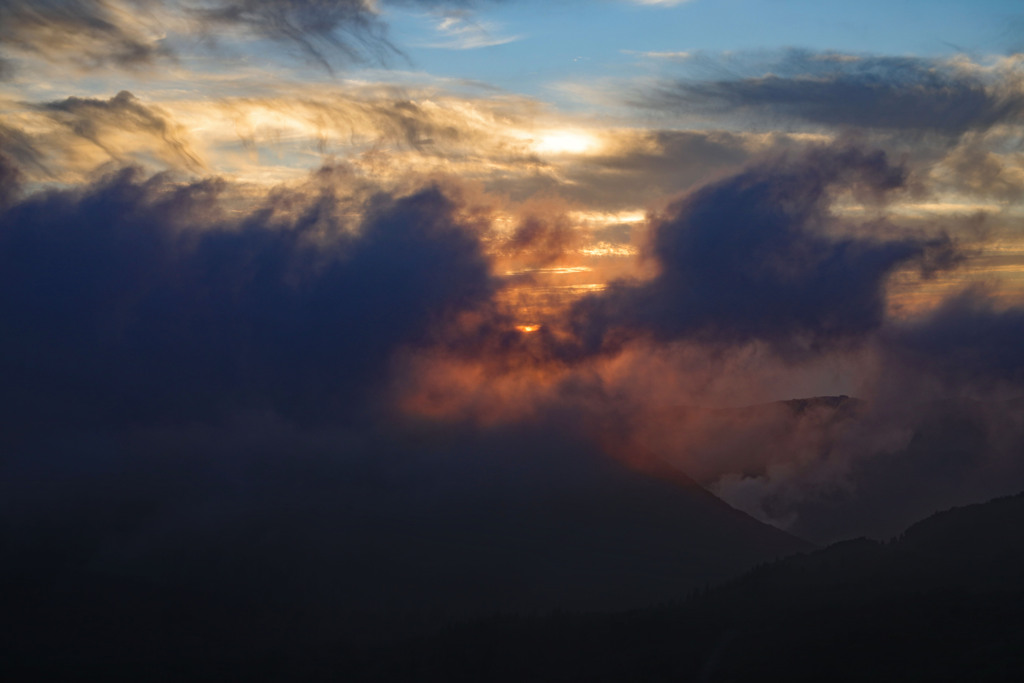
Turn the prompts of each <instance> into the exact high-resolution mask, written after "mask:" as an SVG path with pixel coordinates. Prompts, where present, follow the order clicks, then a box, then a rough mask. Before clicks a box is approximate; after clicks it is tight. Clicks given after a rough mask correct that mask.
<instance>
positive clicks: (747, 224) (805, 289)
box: [573, 148, 956, 350]
mask: <svg viewBox="0 0 1024 683" xmlns="http://www.w3.org/2000/svg"><path fill="white" fill-rule="evenodd" d="M904 182H905V170H904V169H903V168H901V167H899V166H894V165H892V164H890V163H889V161H888V159H887V158H886V156H885V154H884V153H882V152H872V153H868V152H862V151H859V150H857V149H853V148H849V149H845V150H827V149H818V150H814V151H811V152H809V153H807V154H805V155H803V156H800V157H797V158H783V159H781V160H778V161H774V162H768V163H762V164H760V165H756V166H754V167H751V168H750V169H748V170H746V171H743V172H741V173H739V174H737V175H735V176H732V177H729V178H726V179H724V180H721V181H718V182H715V183H711V184H709V185H706V186H704V187H702V188H699V189H697V190H695V191H693V192H692V193H691V194H689V195H687V196H686V197H684V198H683V199H682V200H681V201H679V202H678V203H676V204H675V205H673V206H672V207H670V209H669V211H668V212H667V214H666V215H665V216H664V217H662V218H660V219H658V220H657V221H656V222H655V224H654V226H653V237H652V246H651V255H652V256H653V258H654V259H655V260H656V262H657V263H658V265H659V266H660V269H661V270H660V273H659V274H658V275H657V276H656V277H654V278H653V279H651V280H649V281H646V282H642V283H630V282H616V283H613V284H612V285H611V286H610V287H609V289H608V290H607V291H606V292H605V293H603V294H601V295H597V296H593V297H590V298H587V299H584V300H583V301H581V302H580V303H579V304H578V305H577V306H576V307H575V309H574V311H573V316H574V324H575V327H576V330H577V332H578V333H579V334H580V335H581V336H582V338H583V341H584V344H585V345H586V346H587V347H588V348H590V349H598V348H601V347H602V346H607V345H608V344H612V345H613V346H614V345H615V344H616V342H617V341H621V340H622V339H623V338H629V337H630V336H632V335H644V334H650V335H652V336H653V337H654V338H655V339H658V340H662V341H669V340H673V339H682V338H691V339H697V340H705V341H711V342H725V343H745V342H748V341H754V340H763V341H767V342H769V343H772V344H773V345H775V346H776V347H777V348H779V349H781V350H786V349H799V348H804V349H807V348H809V349H819V348H821V347H825V346H828V345H829V344H831V343H833V342H838V341H842V340H845V339H851V338H855V337H859V336H861V335H864V334H866V333H868V332H870V331H873V330H875V329H877V328H878V327H879V326H880V325H881V324H882V321H883V317H884V311H885V296H884V285H885V281H886V278H887V277H888V275H889V274H890V273H892V272H893V271H894V270H895V269H896V268H898V267H900V266H904V265H907V264H910V263H917V264H919V265H920V266H921V267H922V268H924V269H933V268H941V267H947V266H948V265H950V264H951V263H953V262H955V260H956V255H955V252H954V250H953V246H952V244H951V243H950V241H949V240H948V239H943V238H934V239H923V238H913V237H906V236H899V235H893V236H892V237H891V238H887V239H886V238H883V237H881V236H877V235H878V231H877V230H875V231H874V232H875V236H870V235H865V236H842V237H840V236H835V235H830V234H829V231H830V229H832V228H834V227H835V226H836V225H837V224H838V221H839V219H838V218H837V217H836V216H835V215H834V214H833V213H832V212H831V209H830V205H831V202H832V200H833V197H834V194H835V193H836V192H838V191H840V190H851V189H852V190H854V191H856V192H866V193H869V194H876V195H884V194H885V193H886V192H889V191H892V190H895V189H897V188H899V187H901V186H902V185H903V184H904Z"/></svg>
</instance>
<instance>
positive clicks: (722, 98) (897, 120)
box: [636, 50, 1024, 135]
mask: <svg viewBox="0 0 1024 683" xmlns="http://www.w3.org/2000/svg"><path fill="white" fill-rule="evenodd" d="M1004 66H1005V68H994V69H983V68H978V67H977V65H973V64H970V63H967V62H963V61H960V62H958V61H941V60H935V59H924V58H916V57H888V56H884V57H877V56H855V55H845V54H838V53H815V52H807V51H801V50H791V51H789V52H787V53H785V54H784V55H783V57H782V58H781V59H780V60H778V61H777V62H774V63H772V64H771V65H770V66H769V67H768V71H769V73H767V74H764V75H758V76H754V77H744V76H738V77H733V78H728V79H719V80H700V79H693V80H677V81H673V82H667V83H663V84H661V85H659V86H656V87H654V88H653V89H652V90H651V91H649V92H648V93H646V94H645V95H642V96H641V97H640V98H638V99H637V100H636V103H637V104H639V105H640V106H644V107H649V108H654V109H659V110H663V111H667V112H696V113H701V112H705V113H710V114H714V115H716V116H719V115H722V114H727V115H730V116H735V115H737V114H739V115H746V116H753V117H755V118H756V119H764V118H765V117H769V118H773V119H778V118H789V119H795V120H802V121H806V122H810V123H814V124H821V125H826V126H851V127H858V128H874V129H886V130H900V131H922V132H936V133H942V134H946V135H960V134H963V133H965V132H967V131H971V130H985V129H988V128H991V127H992V126H995V125H996V124H999V123H1015V122H1020V121H1021V117H1022V114H1024V91H1022V89H1021V84H1020V75H1019V72H1018V70H1017V68H1016V66H1015V63H1014V62H1012V61H1010V62H1007V63H1006V64H1005V65H1004ZM744 68H749V67H743V66H740V69H744Z"/></svg>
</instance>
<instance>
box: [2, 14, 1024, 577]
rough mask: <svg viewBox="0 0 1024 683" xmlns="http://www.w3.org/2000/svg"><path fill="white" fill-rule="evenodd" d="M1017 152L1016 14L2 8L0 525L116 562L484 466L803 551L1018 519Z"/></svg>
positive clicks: (397, 507)
mask: <svg viewBox="0 0 1024 683" xmlns="http://www.w3.org/2000/svg"><path fill="white" fill-rule="evenodd" d="M1022 140H1024V11H1022V8H1021V7H1020V5H1019V3H1017V2H1011V1H996V0H991V1H984V0H982V1H974V2H965V1H953V0H944V1H934V0H929V1H927V2H926V1H924V0H895V1H894V0H890V1H888V2H876V1H874V0H871V1H865V2H860V3H856V4H851V3H822V2H810V1H803V0H688V1H678V2H673V1H669V0H665V1H660V2H659V1H657V0H595V1H592V2H583V1H582V0H554V1H549V2H540V1H534V0H477V1H473V0H285V1H281V2H271V1H269V0H47V1H46V2H39V1H32V2H29V1H28V0H0V320H2V323H0V325H2V326H3V327H2V329H3V334H2V335H0V336H2V338H0V376H2V377H4V378H5V379H4V381H3V382H2V383H0V426H2V434H3V436H0V444H2V445H3V451H4V453H5V455H4V456H3V457H0V471H3V472H4V474H5V476H4V477H3V479H4V481H6V483H5V484H2V485H0V489H4V490H5V493H6V494H7V495H6V497H5V500H4V502H2V503H0V519H3V520H4V525H5V526H4V527H2V528H6V529H8V536H9V538H13V539H15V541H11V542H12V543H22V544H29V545H31V544H32V543H36V541H35V540H29V539H36V538H39V537H41V536H39V535H38V534H37V533H36V532H37V530H38V529H39V528H45V529H50V530H51V531H52V530H54V529H57V530H63V531H60V533H57V531H53V534H56V535H54V536H52V537H53V538H58V539H67V538H75V539H78V540H77V541H76V542H75V544H71V545H73V546H74V548H87V549H88V552H86V551H82V552H86V555H87V556H88V558H89V560H88V561H89V562H91V563H92V565H90V566H101V567H107V568H108V569H109V568H111V567H113V568H114V569H110V571H116V572H121V573H129V574H131V573H135V574H139V575H145V574H146V573H147V572H152V571H155V570H154V569H153V568H154V567H158V566H159V564H160V562H161V559H160V558H163V557H165V554H166V553H167V552H169V551H168V548H173V547H179V546H181V545H183V544H184V545H187V543H186V541H185V540H183V539H193V540H195V539H200V538H201V539H205V540H204V541H203V543H207V544H208V547H211V548H212V547H213V546H214V545H215V543H214V542H213V541H211V540H210V537H211V535H212V534H213V532H211V531H210V530H211V529H220V530H221V532H222V533H223V534H228V535H233V536H234V537H237V538H250V537H251V536H252V534H256V535H257V536H258V534H257V532H256V531H253V529H255V528H260V529H265V528H266V524H267V523H268V522H267V521H266V520H268V519H277V520H284V521H280V522H279V523H280V524H283V525H284V527H285V528H286V529H289V530H291V531H288V532H287V534H286V535H289V534H291V532H292V531H294V530H295V529H296V528H300V527H301V528H304V529H307V530H312V531H310V532H309V533H311V534H313V535H314V536H315V537H316V538H317V539H319V540H318V541H317V543H320V542H321V541H322V540H323V538H325V537H329V536H330V534H331V529H332V528H341V527H332V526H331V525H330V524H328V523H326V522H324V521H323V520H324V519H328V518H330V519H333V518H332V517H331V515H343V509H348V508H345V507H344V505H348V504H349V503H345V504H344V505H343V504H342V503H340V502H339V501H356V502H351V505H355V506H356V507H357V508H359V506H363V505H365V506H370V507H372V509H373V510H375V511H376V512H375V513H374V514H378V513H379V514H380V515H383V517H381V519H385V518H387V519H390V517H388V515H392V514H393V515H398V516H399V517H401V516H402V515H406V516H410V515H411V516H415V515H416V514H419V513H418V512H415V511H417V510H421V507H417V506H420V505H427V506H428V507H430V506H437V505H442V503H441V502H438V501H443V500H444V499H445V496H448V495H449V494H450V495H451V496H455V495H456V494H454V493H451V491H449V489H448V488H446V486H448V485H449V484H450V485H451V486H453V487H455V489H457V490H458V492H459V493H458V494H457V495H458V496H462V498H460V500H463V501H465V500H475V499H476V498H474V496H475V495H476V494H474V493H473V491H474V488H473V481H475V479H474V477H476V476H477V474H474V472H476V470H475V469H474V467H475V465H470V464H467V463H474V462H476V461H475V460H473V458H470V456H469V455H468V454H469V453H471V452H472V453H483V454H485V455H480V456H479V457H481V458H486V457H487V456H486V453H488V452H490V451H491V450H494V451H495V452H500V453H502V454H503V455H502V456H501V457H502V458H505V457H508V454H507V451H508V446H507V444H509V443H515V444H525V445H523V449H524V450H528V451H534V450H535V451H537V452H539V453H542V454H548V455H550V456H551V458H552V460H551V462H552V463H553V464H552V466H551V471H552V472H559V473H561V474H558V475H557V476H558V477H562V478H563V479H560V481H564V477H568V479H572V478H573V476H575V475H572V474H568V475H566V474H565V467H567V466H566V465H565V464H564V463H562V461H561V460H559V459H558V458H559V457H561V455H559V454H564V453H572V454H573V455H572V457H573V458H576V457H577V455H578V453H580V452H592V453H595V454H598V455H595V456H594V457H595V458H598V459H600V458H604V457H608V458H612V459H613V460H614V461H615V462H617V463H620V464H622V465H624V466H626V467H627V468H628V469H629V471H630V472H633V473H637V472H639V473H642V474H643V475H644V476H649V477H652V478H654V479H657V480H674V478H678V476H684V477H686V478H687V481H692V482H695V483H696V484H697V485H698V486H700V487H703V488H704V489H706V490H708V491H710V492H711V493H713V494H715V495H716V496H719V497H720V498H722V499H723V500H724V501H726V502H727V503H729V504H730V505H733V506H735V507H737V508H739V509H740V510H743V511H744V512H747V513H749V514H750V515H752V516H753V517H754V518H756V519H758V520H760V521H762V522H765V523H767V524H770V525H772V526H774V527H777V528H780V529H784V530H786V531H789V532H791V533H793V534H795V535H797V536H799V537H801V538H804V539H808V540H811V541H814V542H829V541H832V540H837V539H839V538H844V537H848V536H856V535H872V536H876V537H885V535H886V534H890V533H895V532H897V531H898V530H899V529H901V528H903V527H904V526H906V524H908V523H910V522H912V521H914V519H916V518H917V517H919V516H921V515H924V514H928V513H929V512H931V511H933V510H936V509H941V508H944V507H949V506H951V505H954V504H962V503H968V502H975V501H978V500H984V499H986V498H989V497H993V496H995V495H1001V494H1007V493H1013V492H1016V491H1018V490H1020V489H1022V488H1024V460H1022V455H1021V454H1022V453H1024V414H1022V412H1021V411H1022V409H1024V404H1022V403H1021V398H1022V397H1024V344H1022V343H1021V341H1022V340H1024V227H1022V226H1024V224H1022V219H1024V148H1022ZM840 396H842V397H844V398H837V397H840ZM815 397H826V398H818V399H816V400H806V401H805V400H804V399H815ZM828 397H833V398H828ZM794 400H796V401H795V402H794ZM785 401H790V403H784V402H785ZM780 402H781V403H780ZM567 440H568V441H567ZM567 444H568V445H567ZM545 457H546V456H545ZM566 457H568V456H566ZM467 458H469V459H468V460H467ZM501 462H502V463H504V462H505V461H504V460H501ZM531 462H533V461H532V460H531ZM573 462H577V461H576V460H573ZM505 466H506V465H505V464H502V465H500V466H499V465H495V467H497V468H498V470H495V471H502V472H503V471H504V470H502V469H501V468H503V467H505ZM575 466H576V465H574V467H575ZM530 467H534V464H531V465H530ZM560 468H561V469H560ZM541 469H543V468H541ZM530 471H531V472H534V470H530ZM488 476H498V475H496V474H494V473H493V472H492V474H491V475H488ZM517 476H518V475H517ZM522 476H523V477H525V479H524V481H529V480H531V478H536V477H538V476H540V475H538V474H536V472H534V473H533V474H530V475H529V476H527V475H522ZM551 476H555V475H551ZM421 478H422V481H424V482H427V481H431V482H434V483H432V484H429V485H428V484H426V483H424V484H423V486H422V487H419V486H418V485H417V482H418V481H420V479H421ZM368 481H369V482H372V483H373V486H377V487H379V489H377V488H373V486H371V487H370V488H371V490H374V491H378V493H379V494H380V495H379V496H376V497H374V496H370V495H369V494H367V493H366V490H367V489H366V486H368V485H369V484H367V482H368ZM517 481H518V480H517ZM303 482H304V483H303ZM323 482H331V485H330V486H329V487H328V486H325V485H322V484H323ZM438 482H447V483H445V484H440V483H438ZM524 486H526V484H524ZM332 487H333V488H332ZM517 490H518V489H517ZM526 490H529V486H526ZM399 491H400V492H402V493H401V495H399V494H398V493H396V492H399ZM19 492H20V493H19ZM524 495H526V494H524ZM268 501H272V502H268ZM409 501H419V502H416V503H415V504H414V503H411V502H409ZM424 501H433V502H429V503H427V502H424ZM465 505H467V506H469V507H467V508H466V510H469V511H471V510H472V509H474V508H472V506H471V505H470V504H469V503H465ZM339 506H340V507H339ZM359 509H363V508H359ZM366 509H369V508H366ZM431 509H434V507H431ZM323 510H330V511H331V512H330V514H327V513H324V512H323ZM382 511H383V512H382ZM325 514H326V515H327V516H326V517H325V516H324V515H325ZM346 514H347V513H346ZM361 514H362V513H361ZM467 514H472V513H471V512H467ZM126 518H130V521H125V519H126ZM346 519H348V518H346ZM69 520H86V521H80V522H75V523H74V524H72V525H71V526H68V525H69V524H70V522H69ZM312 520H319V521H316V522H314V521H312ZM349 521H351V520H349ZM346 523H347V522H346ZM339 524H341V522H339ZM76 525H78V526H76ZM82 525H84V526H82ZM260 525H263V526H260ZM289 525H291V526H289ZM342 526H344V525H342ZM345 528H347V527H345ZM69 529H70V530H69ZM83 529H84V530H83ZM260 533H262V532H260ZM282 533H285V532H282ZM247 534H248V535H247ZM260 538H262V537H260ZM289 538H291V536H290V535H289ZM83 539H84V540H83ZM154 539H158V540H154ZM159 539H162V540H159ZM40 542H42V541H40ZM197 542H198V541H197ZM261 542H262V541H261ZM54 543H57V544H58V545H60V544H61V543H64V541H54ZM268 543H270V542H269V541H268ZM175 544H177V545H175ZM257 545H258V544H257ZM26 547H27V546H26ZM32 547H33V548H35V547H36V546H32ZM69 547H70V546H69ZM204 547H207V546H204ZM253 547H255V546H253ZM259 547H263V546H259ZM268 547H275V548H276V547H277V546H273V543H271V545H270V546H268ZM318 547H320V546H318ZM289 548H291V550H289V552H297V551H295V549H294V547H292V546H289ZM36 550H38V552H39V553H40V557H43V556H45V557H54V556H59V557H65V555H62V554H60V553H58V554H57V555H54V554H53V552H51V550H52V549H51V550H46V551H45V552H44V550H39V548H36ZM65 551H66V552H71V551H69V550H67V548H64V550H62V551H61V552H65ZM75 552H78V551H75ZM211 552H212V551H211ZM253 552H256V551H253ZM268 552H269V551H268ZM275 552H276V551H275ZM46 553H50V554H49V555H47V554H46ZM72 555H74V553H72ZM74 557H79V556H78V555H74ZM68 561H70V560H68ZM76 561H77V560H76ZM317 561H320V560H317Z"/></svg>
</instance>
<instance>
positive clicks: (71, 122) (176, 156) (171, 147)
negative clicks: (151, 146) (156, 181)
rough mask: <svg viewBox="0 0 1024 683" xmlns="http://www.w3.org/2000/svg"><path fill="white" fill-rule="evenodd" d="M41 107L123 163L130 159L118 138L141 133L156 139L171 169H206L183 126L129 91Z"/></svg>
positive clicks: (133, 150) (158, 151) (159, 150)
mask: <svg viewBox="0 0 1024 683" xmlns="http://www.w3.org/2000/svg"><path fill="white" fill-rule="evenodd" d="M38 108H39V109H40V110H41V111H43V112H45V113H47V114H48V115H49V116H50V117H52V118H53V119H54V120H55V121H57V122H59V123H60V124H61V125H63V126H65V127H66V128H67V129H68V130H69V131H70V132H72V133H73V134H74V135H76V136H78V137H81V138H84V139H85V140H88V141H89V142H92V143H93V144H95V145H96V146H98V147H100V148H101V149H103V151H105V152H106V153H107V154H109V155H110V156H111V157H112V158H114V159H117V160H119V161H122V162H124V161H128V160H129V159H126V158H125V155H124V153H122V152H121V151H120V150H119V147H120V145H119V144H118V142H119V141H118V138H121V137H122V136H124V135H125V134H138V135H140V136H143V137H148V138H152V139H154V140H155V141H156V144H157V155H158V156H159V157H161V159H162V160H163V161H164V162H166V163H169V164H170V165H171V166H177V167H182V168H185V169H187V170H190V171H194V172H195V171H200V170H202V169H203V168H204V164H203V162H202V160H201V159H200V158H199V156H198V155H197V154H196V153H195V152H194V151H193V150H192V149H191V147H190V145H189V143H188V141H187V140H186V138H185V131H184V130H183V128H182V126H180V125H178V124H176V123H174V122H173V121H172V120H171V119H170V118H169V117H168V115H167V114H166V113H165V112H163V111H161V110H160V108H159V107H155V106H153V105H145V104H143V103H142V102H140V101H139V99H138V98H136V97H135V96H134V95H132V94H131V93H130V92H128V91H126V90H122V91H121V92H119V93H118V94H117V95H115V96H114V97H111V98H110V99H109V100H101V99H96V98H87V97H69V98H67V99H64V100H60V101H56V102H47V103H45V104H42V105H39V107H38ZM138 147H139V146H138V145H131V146H130V152H133V153H137V152H138Z"/></svg>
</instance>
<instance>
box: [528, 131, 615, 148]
mask: <svg viewBox="0 0 1024 683" xmlns="http://www.w3.org/2000/svg"><path fill="white" fill-rule="evenodd" d="M599 144H600V142H599V140H598V139H597V137H596V136H594V135H591V134H590V133H587V132H586V131H582V130H569V129H561V130H550V131H547V132H545V133H542V134H541V135H539V136H538V137H537V139H536V140H535V141H534V143H533V149H534V151H536V152H537V153H539V154H586V153H587V152H591V151H593V150H595V149H596V148H597V147H598V145H599Z"/></svg>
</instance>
